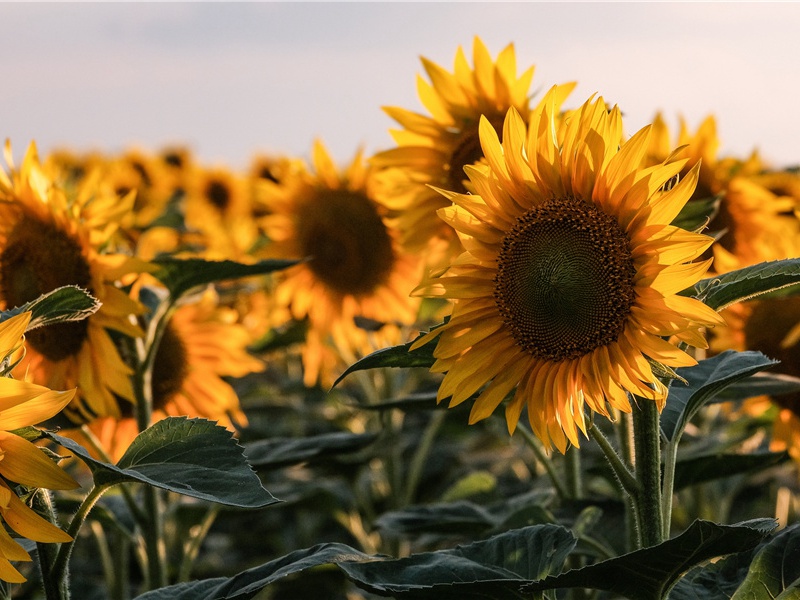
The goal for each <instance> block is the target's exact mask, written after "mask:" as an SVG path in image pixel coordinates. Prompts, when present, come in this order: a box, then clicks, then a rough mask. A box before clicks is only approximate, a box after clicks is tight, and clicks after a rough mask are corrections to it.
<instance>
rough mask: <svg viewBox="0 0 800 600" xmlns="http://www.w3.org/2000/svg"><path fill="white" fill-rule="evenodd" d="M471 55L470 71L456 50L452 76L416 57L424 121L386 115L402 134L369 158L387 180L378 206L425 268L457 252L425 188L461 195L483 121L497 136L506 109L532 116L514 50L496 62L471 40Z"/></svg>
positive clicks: (437, 201)
mask: <svg viewBox="0 0 800 600" xmlns="http://www.w3.org/2000/svg"><path fill="white" fill-rule="evenodd" d="M472 54H473V56H472V59H473V65H474V67H471V66H470V65H469V62H468V61H467V58H466V56H465V54H464V51H463V49H462V48H461V47H459V48H458V51H457V53H456V58H455V65H454V69H453V72H452V73H451V72H449V71H447V70H446V69H444V68H442V67H440V66H439V65H437V64H436V63H433V62H431V61H430V60H428V59H426V58H422V64H423V66H424V68H425V71H426V73H427V74H428V77H429V78H430V81H431V83H428V82H427V81H425V80H424V79H423V78H422V77H418V79H417V90H418V93H419V97H420V100H421V101H422V104H423V105H424V106H425V108H426V109H427V110H428V112H429V113H430V116H426V115H422V114H419V113H415V112H411V111H409V110H406V109H403V108H398V107H386V108H384V110H385V112H386V113H387V114H388V115H389V116H390V117H392V118H393V119H394V120H396V121H397V122H398V123H399V124H400V125H402V127H403V129H402V130H392V132H391V133H392V137H393V138H394V140H395V142H396V143H397V148H394V149H391V150H387V151H385V152H381V153H379V154H377V155H376V156H375V157H373V159H372V162H373V164H374V165H375V166H377V167H380V168H382V169H386V170H385V171H384V173H383V174H382V176H381V177H382V178H384V179H385V183H384V186H382V188H383V189H382V190H381V201H382V202H383V203H385V204H386V205H387V206H389V207H390V208H392V209H394V210H397V211H399V213H400V218H399V222H398V228H399V229H400V231H401V232H402V242H403V244H404V245H405V246H406V247H407V248H408V249H409V251H411V252H421V251H427V253H428V256H427V258H428V262H429V264H430V263H433V264H435V263H437V262H439V261H440V259H441V260H444V259H447V258H450V257H452V256H455V255H456V254H458V253H459V252H460V251H461V246H460V244H459V242H458V236H457V235H456V233H455V232H454V231H453V229H452V228H451V227H450V225H449V224H447V223H446V222H444V221H442V220H440V219H437V218H436V211H437V210H438V209H440V208H443V207H445V206H449V204H450V202H449V201H448V199H447V198H445V197H444V196H442V195H441V194H437V193H436V192H435V191H434V190H432V189H431V188H430V187H429V186H430V185H433V186H436V187H441V188H445V189H448V190H452V191H456V192H461V193H465V192H466V188H465V184H466V179H467V177H466V175H465V174H464V166H466V165H472V164H475V163H476V162H478V161H479V160H481V159H482V158H483V152H482V151H481V146H480V141H479V139H478V123H479V121H480V119H481V115H483V116H484V118H486V119H487V121H488V123H489V124H491V125H492V126H493V127H494V128H495V130H496V131H497V132H498V133H500V130H501V128H502V125H503V118H504V117H505V114H506V112H507V111H508V109H509V108H510V107H512V106H513V107H514V108H515V109H516V110H517V111H518V112H519V113H520V114H521V115H522V117H523V118H524V119H525V118H527V116H528V113H529V110H530V108H529V102H530V100H529V88H530V85H531V80H532V79H533V71H534V68H533V67H530V68H529V69H527V70H526V71H525V72H524V73H522V75H520V76H519V77H518V76H517V65H516V55H515V53H514V46H513V45H512V44H509V45H508V46H506V48H505V49H503V51H502V52H500V54H499V55H498V56H497V60H496V61H495V60H492V57H491V55H490V54H489V51H488V50H487V48H486V46H485V45H484V44H483V42H482V41H481V40H480V38H478V37H476V38H475V39H474V42H473V53H472ZM562 89H566V87H565V88H562ZM431 246H433V247H431ZM431 252H435V254H433V255H432V254H431Z"/></svg>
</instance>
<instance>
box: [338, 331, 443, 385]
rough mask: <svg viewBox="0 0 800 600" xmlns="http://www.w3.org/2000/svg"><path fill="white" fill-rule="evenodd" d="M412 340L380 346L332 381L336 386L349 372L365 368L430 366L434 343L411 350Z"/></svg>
mask: <svg viewBox="0 0 800 600" xmlns="http://www.w3.org/2000/svg"><path fill="white" fill-rule="evenodd" d="M413 343H414V342H408V343H406V344H400V345H399V346H390V347H389V348H381V349H380V350H376V351H375V352H373V353H372V354H369V355H367V356H365V357H364V358H362V359H361V360H358V361H356V362H355V363H353V364H352V365H350V366H349V367H347V369H346V370H345V371H344V373H342V374H341V375H340V376H339V377H338V379H337V380H336V381H335V382H334V383H333V386H334V387H336V386H337V385H339V382H340V381H342V379H344V378H345V377H347V376H348V375H349V374H350V373H355V372H356V371H365V370H367V369H380V368H384V367H395V368H403V369H408V368H410V367H424V368H426V369H427V368H430V367H431V365H433V363H434V362H435V361H436V359H435V358H434V357H433V351H434V349H435V348H436V344H435V343H430V344H425V345H424V346H422V347H421V348H417V349H416V350H413V351H412V350H411V345H412V344H413Z"/></svg>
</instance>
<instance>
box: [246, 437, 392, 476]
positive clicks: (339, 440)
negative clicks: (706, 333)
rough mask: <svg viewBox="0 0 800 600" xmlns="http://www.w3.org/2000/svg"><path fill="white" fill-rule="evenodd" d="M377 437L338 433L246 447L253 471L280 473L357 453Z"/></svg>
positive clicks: (251, 444)
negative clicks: (279, 470) (291, 467)
mask: <svg viewBox="0 0 800 600" xmlns="http://www.w3.org/2000/svg"><path fill="white" fill-rule="evenodd" d="M377 437H378V436H377V434H374V433H348V432H346V431H336V432H332V433H323V434H320V435H315V436H311V437H307V438H279V439H267V440H259V441H257V442H251V443H249V444H246V445H245V454H247V460H248V462H249V463H250V465H251V466H253V467H257V468H265V469H277V468H281V467H285V466H288V465H296V464H299V463H305V462H310V461H314V460H319V459H329V458H331V457H332V456H334V455H336V454H348V453H351V452H357V451H359V450H362V449H364V448H366V447H367V446H369V445H370V444H372V442H374V441H375V439H376V438H377Z"/></svg>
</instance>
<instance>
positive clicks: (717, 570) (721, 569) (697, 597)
mask: <svg viewBox="0 0 800 600" xmlns="http://www.w3.org/2000/svg"><path fill="white" fill-rule="evenodd" d="M754 554H755V549H753V550H750V551H748V552H737V553H736V554H731V555H730V556H726V557H725V558H723V559H721V560H718V561H715V562H712V563H708V564H704V565H698V566H696V567H694V568H692V569H690V570H689V571H688V572H687V573H686V574H685V575H684V576H683V577H681V579H680V581H678V583H676V584H675V587H673V588H672V590H671V591H670V593H669V600H730V598H731V596H733V594H734V593H735V592H736V589H737V588H738V587H739V585H740V584H741V583H742V581H744V578H745V576H746V575H747V571H748V569H749V568H750V563H751V562H752V561H753V555H754ZM754 600H755V599H754Z"/></svg>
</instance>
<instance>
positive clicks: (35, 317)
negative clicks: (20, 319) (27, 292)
mask: <svg viewBox="0 0 800 600" xmlns="http://www.w3.org/2000/svg"><path fill="white" fill-rule="evenodd" d="M99 308H100V301H99V300H98V299H97V298H95V297H94V296H92V295H91V294H90V293H89V292H87V291H86V290H84V289H82V288H79V287H78V286H76V285H65V286H63V287H60V288H56V289H54V290H53V291H51V292H48V293H46V294H43V295H41V296H39V297H38V298H36V300H31V301H30V302H26V303H25V304H23V305H22V306H18V307H16V308H12V309H11V310H4V311H2V313H0V323H2V322H3V321H5V320H7V319H10V318H11V317H13V316H15V315H18V314H20V313H23V312H26V311H31V321H30V323H29V324H28V331H30V330H31V329H36V328H37V327H44V326H45V325H53V324H54V323H66V322H69V321H82V320H83V319H85V318H87V317H89V316H91V315H93V314H94V313H96V312H97V310H98V309H99Z"/></svg>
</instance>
